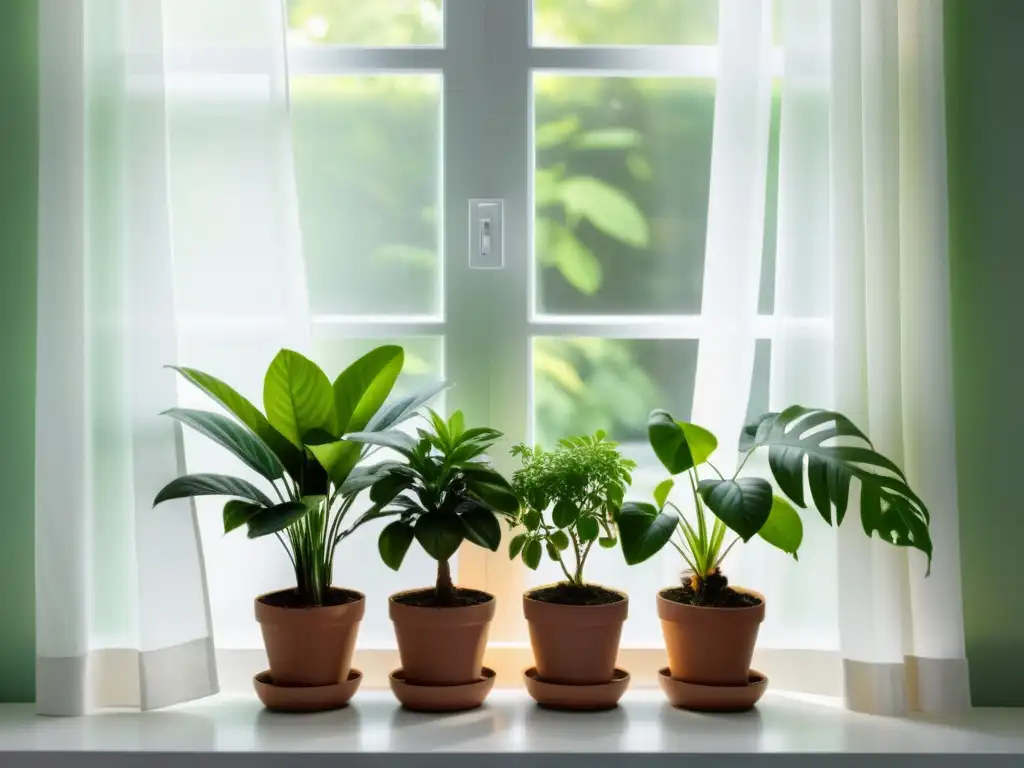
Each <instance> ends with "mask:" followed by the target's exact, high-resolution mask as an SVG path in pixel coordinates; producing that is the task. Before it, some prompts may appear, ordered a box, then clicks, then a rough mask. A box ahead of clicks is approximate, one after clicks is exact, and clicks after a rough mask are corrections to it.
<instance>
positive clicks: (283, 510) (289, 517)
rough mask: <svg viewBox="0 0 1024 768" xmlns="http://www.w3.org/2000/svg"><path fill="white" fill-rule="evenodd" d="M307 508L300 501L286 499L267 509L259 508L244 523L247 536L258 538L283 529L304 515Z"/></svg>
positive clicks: (308, 508)
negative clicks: (247, 532)
mask: <svg viewBox="0 0 1024 768" xmlns="http://www.w3.org/2000/svg"><path fill="white" fill-rule="evenodd" d="M309 510H310V506H309V505H308V504H306V503H304V502H301V501H287V502H285V503H284V504H278V505H276V506H273V507H270V508H269V509H261V510H260V511H259V512H257V513H256V514H255V515H253V516H252V517H250V518H249V520H248V521H247V523H246V527H247V528H248V530H249V534H248V535H249V538H250V539H258V538H259V537H260V536H267V535H269V534H271V533H277V532H278V531H283V530H284V529H285V528H287V527H288V526H290V525H294V524H295V523H297V522H298V521H299V520H301V519H302V518H303V517H305V515H306V513H307V512H309Z"/></svg>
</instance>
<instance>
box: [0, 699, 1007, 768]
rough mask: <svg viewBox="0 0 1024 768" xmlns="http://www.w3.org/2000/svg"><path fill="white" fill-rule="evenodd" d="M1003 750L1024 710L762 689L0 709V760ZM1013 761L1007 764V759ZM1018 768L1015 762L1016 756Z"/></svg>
mask: <svg viewBox="0 0 1024 768" xmlns="http://www.w3.org/2000/svg"><path fill="white" fill-rule="evenodd" d="M69 751H89V752H133V753H162V752H168V753H170V752H176V753H182V752H187V753H246V754H250V755H251V754H252V753H260V752H264V753H288V754H292V755H299V754H311V755H312V754H323V753H349V754H352V753H395V752H401V753H418V754H426V753H460V752H463V753H464V752H470V753H498V754H503V753H513V754H514V753H524V752H527V753H550V752H563V753H564V752H590V753H605V754H638V753H691V754H692V753H754V754H757V753H774V754H783V755H784V754H787V753H789V754H792V753H833V754H837V753H838V754H842V753H858V752H859V753H863V752H871V753H889V754H900V753H903V754H905V753H914V752H921V753H989V754H992V753H1003V754H1016V755H1020V754H1024V709H975V710H972V711H971V712H969V713H967V714H966V715H964V716H961V717H956V718H925V717H924V716H920V715H915V716H912V717H908V718H901V719H897V718H884V717H873V716H868V715H861V714H856V713H853V712H849V711H846V710H844V709H842V708H841V707H840V706H839V705H838V703H837V702H835V701H834V700H831V699H823V698H813V697H808V696H790V695H786V694H782V693H777V692H769V693H768V694H767V695H766V696H765V698H764V699H763V700H762V701H761V703H760V704H759V705H758V708H757V709H756V710H754V711H751V712H746V713H740V714H715V715H711V714H698V713H693V712H684V711H681V710H677V709H674V708H673V707H671V706H670V705H669V704H668V703H667V702H666V701H665V699H664V697H663V695H662V694H661V692H660V691H658V690H650V689H647V690H644V689H638V690H635V691H630V692H628V693H627V694H626V696H625V698H624V699H623V701H622V704H621V705H620V706H619V708H617V709H615V710H612V711H608V712H599V713H568V712H553V711H548V710H542V709H540V708H538V707H536V706H535V705H534V704H533V703H532V701H531V700H530V699H529V698H527V697H526V695H525V694H524V693H523V692H521V691H513V690H496V691H494V692H493V693H492V694H491V696H490V697H489V699H488V701H487V703H486V704H485V705H484V706H483V707H482V708H480V709H478V710H475V711H470V712H463V713H458V714H448V715H426V714H417V713H412V712H406V711H404V710H402V709H400V708H399V707H398V706H397V705H396V703H395V701H394V699H393V698H392V697H391V695H390V693H389V692H386V691H365V692H360V693H359V694H357V696H356V698H355V699H354V700H353V703H352V704H351V705H350V706H349V707H347V708H345V709H342V710H337V711H334V712H325V713H318V714H311V715H308V714H307V715H291V714H278V713H272V712H268V711H266V710H264V709H263V708H262V706H261V705H260V703H259V702H258V701H257V700H256V698H255V696H228V695H221V696H215V697H211V698H208V699H204V700H201V701H197V702H193V703H189V704H182V705H179V706H176V707H170V708H167V709H164V710H160V711H156V712H148V713H140V712H134V711H110V712H104V713H101V714H97V715H94V716H90V717H81V718H51V717H39V716H37V715H35V713H34V709H33V707H32V705H27V704H6V705H0V765H4V766H6V765H8V762H7V758H5V757H4V756H3V753H5V752H6V753H8V757H9V756H10V753H23V754H27V753H40V752H69ZM1014 762H1016V761H1015V760H1014ZM1019 765H1024V759H1021V762H1020V763H1019Z"/></svg>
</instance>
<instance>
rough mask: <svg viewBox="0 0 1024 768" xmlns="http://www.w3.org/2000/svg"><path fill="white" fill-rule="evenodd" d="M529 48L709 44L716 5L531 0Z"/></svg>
mask: <svg viewBox="0 0 1024 768" xmlns="http://www.w3.org/2000/svg"><path fill="white" fill-rule="evenodd" d="M533 37H534V45H538V46H568V45H714V44H715V42H716V41H717V39H718V0H604V1H603V2H595V1H594V0H534V3H533Z"/></svg>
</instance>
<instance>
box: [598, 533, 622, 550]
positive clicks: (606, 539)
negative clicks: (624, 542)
mask: <svg viewBox="0 0 1024 768" xmlns="http://www.w3.org/2000/svg"><path fill="white" fill-rule="evenodd" d="M597 543H598V544H600V545H601V546H602V547H603V548H604V549H612V548H614V547H615V545H616V544H618V543H619V540H618V539H616V538H615V537H614V536H602V537H601V538H600V539H598V540H597Z"/></svg>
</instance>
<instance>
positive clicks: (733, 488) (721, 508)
mask: <svg viewBox="0 0 1024 768" xmlns="http://www.w3.org/2000/svg"><path fill="white" fill-rule="evenodd" d="M698 490H699V491H700V495H701V498H702V499H703V500H704V503H705V504H707V506H708V508H709V509H710V510H711V511H712V512H714V513H715V516H716V517H718V519H719V520H721V521H722V522H723V523H725V524H726V525H727V526H729V528H730V529H732V530H733V531H735V532H736V533H737V534H739V536H740V538H742V539H743V540H744V541H750V539H751V538H752V537H753V536H754V535H755V534H756V533H757V532H758V531H760V530H761V528H762V527H763V526H764V524H765V522H767V520H768V515H769V514H770V513H771V510H772V486H771V483H769V482H768V481H766V480H762V479H760V478H758V477H741V478H739V479H738V480H702V481H701V482H700V485H699V487H698Z"/></svg>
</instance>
